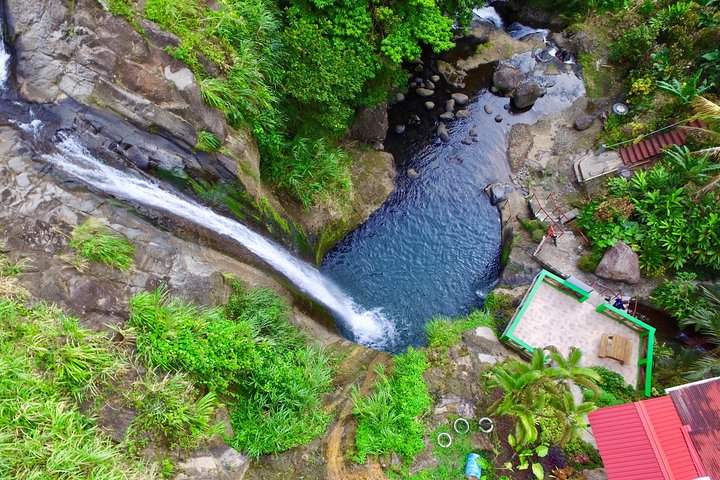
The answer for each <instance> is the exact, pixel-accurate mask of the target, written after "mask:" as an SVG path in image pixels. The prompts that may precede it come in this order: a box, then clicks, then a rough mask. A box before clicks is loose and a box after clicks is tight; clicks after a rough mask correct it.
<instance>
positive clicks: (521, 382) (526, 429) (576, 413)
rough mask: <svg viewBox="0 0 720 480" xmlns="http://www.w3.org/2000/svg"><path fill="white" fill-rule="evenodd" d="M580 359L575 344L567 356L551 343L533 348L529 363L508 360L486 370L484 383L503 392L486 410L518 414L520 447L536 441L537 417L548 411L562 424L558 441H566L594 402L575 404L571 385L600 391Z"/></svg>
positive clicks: (591, 374)
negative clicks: (544, 346) (488, 370)
mask: <svg viewBox="0 0 720 480" xmlns="http://www.w3.org/2000/svg"><path fill="white" fill-rule="evenodd" d="M546 355H547V356H546ZM581 359H582V352H581V351H580V350H579V349H577V348H574V347H573V348H572V349H570V353H569V354H568V356H567V358H566V357H564V356H563V355H562V354H561V353H560V352H559V351H558V349H557V348H555V347H553V346H550V347H546V348H545V349H540V348H536V349H535V351H534V352H533V354H532V357H531V358H530V362H529V363H528V362H524V361H522V360H509V361H506V362H504V363H502V364H500V365H496V366H495V367H493V369H492V370H491V371H490V372H489V375H488V380H487V387H489V388H491V389H494V388H501V389H502V390H503V396H502V397H501V398H500V399H499V400H497V401H496V402H494V403H493V404H492V405H491V406H490V408H489V409H488V412H489V413H490V414H492V415H510V416H514V417H517V423H516V424H515V437H516V441H517V445H518V446H519V447H523V446H525V445H527V444H530V443H533V442H535V441H537V438H538V430H537V418H538V417H540V416H541V415H546V414H547V412H548V411H549V412H550V415H552V416H554V417H556V418H557V419H558V421H559V423H560V424H561V425H562V426H563V432H562V438H559V439H558V442H560V443H563V442H567V441H569V440H571V439H572V438H573V437H574V436H575V435H576V433H577V431H578V429H579V428H580V426H581V425H582V420H581V418H582V416H583V415H584V414H586V413H588V412H590V411H592V410H593V408H594V405H593V404H592V403H590V402H584V403H581V404H580V405H576V403H575V400H574V398H573V396H572V392H571V391H570V386H571V385H572V384H576V385H581V386H584V387H586V388H588V389H590V390H592V391H593V392H594V393H595V394H596V396H598V395H599V392H600V389H599V388H598V386H597V384H596V382H599V381H600V376H599V375H598V374H597V373H596V372H595V371H594V370H592V369H591V368H587V367H582V366H580V360H581Z"/></svg>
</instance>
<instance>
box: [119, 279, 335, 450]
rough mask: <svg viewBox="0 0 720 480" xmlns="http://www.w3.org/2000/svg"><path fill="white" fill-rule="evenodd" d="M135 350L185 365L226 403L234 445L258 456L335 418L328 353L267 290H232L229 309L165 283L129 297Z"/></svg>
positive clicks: (174, 366)
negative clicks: (178, 293) (329, 409)
mask: <svg viewBox="0 0 720 480" xmlns="http://www.w3.org/2000/svg"><path fill="white" fill-rule="evenodd" d="M129 323H130V325H131V326H132V327H134V328H135V330H136V332H137V349H138V353H139V354H140V356H141V357H142V358H143V359H145V360H146V361H147V362H148V363H149V364H150V365H152V366H155V367H159V368H162V369H163V370H166V371H185V372H188V373H189V374H190V376H191V378H192V379H193V381H194V382H196V383H199V384H202V385H206V386H207V387H209V388H210V390H211V391H213V392H216V393H217V394H227V395H228V397H229V398H228V400H227V402H226V404H227V405H228V408H229V410H230V420H231V424H232V426H233V430H234V438H232V439H230V440H229V443H230V445H232V446H233V447H234V448H236V449H238V450H243V451H245V452H247V453H248V454H249V455H251V456H254V457H257V456H260V455H263V454H266V453H275V452H279V451H283V450H287V449H288V448H292V447H294V446H297V445H300V444H302V443H307V442H308V441H310V440H312V438H314V437H316V436H317V435H319V434H321V433H322V432H323V431H324V430H325V429H326V428H327V425H328V423H329V421H330V417H329V415H326V414H325V413H324V411H323V406H322V402H321V396H322V394H323V393H325V392H326V391H327V390H328V389H329V388H330V384H331V380H332V377H331V372H332V369H331V367H330V365H329V358H328V356H327V354H326V353H325V352H324V351H322V350H320V349H318V348H314V347H311V346H309V345H308V343H307V339H306V338H305V337H304V336H303V335H302V334H301V333H300V332H298V331H297V330H295V328H294V327H292V326H291V325H290V324H289V322H288V307H287V305H286V304H285V302H284V301H283V300H282V299H281V298H280V297H278V296H277V295H276V294H275V293H274V292H272V291H270V290H266V289H259V290H250V291H246V290H244V289H243V288H242V287H241V286H240V285H239V284H235V285H234V292H233V295H232V296H231V298H230V300H229V301H228V303H227V305H226V306H225V307H224V308H202V309H201V308H198V307H196V306H194V305H192V304H189V303H186V302H183V301H181V300H179V299H176V298H171V297H169V296H167V295H166V294H165V292H164V290H163V289H158V290H156V291H155V292H142V293H139V294H136V295H135V296H133V298H132V299H131V300H130V320H129Z"/></svg>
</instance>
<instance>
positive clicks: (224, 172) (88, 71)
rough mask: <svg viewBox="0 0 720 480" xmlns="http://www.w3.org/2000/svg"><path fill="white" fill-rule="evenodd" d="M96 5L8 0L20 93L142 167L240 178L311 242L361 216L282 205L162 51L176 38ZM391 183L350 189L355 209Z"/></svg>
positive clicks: (86, 138)
mask: <svg viewBox="0 0 720 480" xmlns="http://www.w3.org/2000/svg"><path fill="white" fill-rule="evenodd" d="M101 3H102V2H98V1H97V0H78V1H76V2H66V1H63V0H37V1H28V0H5V7H6V12H5V16H6V20H7V24H8V27H9V34H10V35H9V39H8V40H9V41H10V43H11V44H12V45H13V47H14V50H15V56H16V59H15V65H16V66H15V76H16V84H17V88H18V91H19V93H20V95H21V96H22V97H23V98H25V99H27V100H29V101H32V102H37V103H42V104H55V105H60V106H61V108H59V110H56V113H57V114H58V116H59V117H60V120H59V125H58V126H57V128H61V129H66V130H71V131H72V132H74V133H75V134H78V135H79V136H81V137H82V141H83V142H84V144H85V145H86V146H88V147H90V148H93V147H94V148H95V149H96V151H100V150H103V151H108V152H109V154H110V155H116V156H120V157H124V158H125V159H127V160H129V161H131V162H132V163H134V164H135V165H136V166H138V167H139V168H141V169H147V168H148V167H149V168H151V169H152V168H155V169H161V170H166V171H170V172H172V173H173V174H175V175H176V176H179V177H181V178H182V177H185V176H186V175H187V174H190V176H194V177H196V178H197V177H201V178H207V177H208V175H209V176H210V177H211V178H214V179H220V180H222V181H224V182H230V183H237V184H238V186H239V188H240V189H241V190H244V191H245V193H247V194H248V196H249V197H250V198H251V199H253V201H255V202H259V203H261V204H263V205H267V204H269V205H270V206H271V207H272V209H273V210H274V211H276V212H278V213H280V215H281V216H284V217H294V219H295V221H297V222H298V223H299V224H300V225H301V227H302V228H303V229H304V230H305V233H306V234H307V235H309V236H310V237H311V241H312V240H313V239H315V238H316V236H317V235H318V233H319V232H320V231H321V230H322V229H323V228H324V226H326V225H329V224H330V223H333V222H338V221H340V222H341V223H344V224H352V225H348V227H347V228H349V229H351V228H353V227H354V226H356V225H357V223H359V221H360V222H361V221H363V220H364V218H360V219H356V218H352V219H348V218H345V215H344V214H343V213H342V212H341V211H340V210H339V209H338V208H337V207H336V206H334V205H324V204H321V205H319V206H318V208H316V209H314V210H315V211H316V213H315V214H314V216H313V218H312V219H311V221H308V220H307V217H308V215H307V212H300V211H299V209H296V208H290V211H289V213H288V211H286V208H285V206H284V205H283V204H282V203H281V202H280V201H278V200H277V199H276V197H275V196H274V195H273V192H272V191H271V190H270V189H269V188H267V187H266V186H265V185H264V184H263V183H262V182H261V181H260V180H259V179H260V154H259V151H258V148H257V145H256V143H255V141H254V139H253V138H252V136H251V135H250V133H249V132H247V131H237V130H234V129H233V128H231V127H230V126H229V125H228V124H227V122H226V121H225V117H224V115H223V114H222V112H220V111H219V110H217V109H213V108H210V107H208V106H207V105H205V103H204V102H203V100H202V97H201V93H200V87H199V85H198V82H197V81H196V79H195V77H194V75H193V73H192V72H191V71H190V70H189V69H188V68H187V67H186V66H185V65H184V64H183V63H182V62H181V61H179V60H176V59H174V58H172V57H171V56H169V55H168V54H167V53H166V52H165V50H164V49H165V48H166V47H174V46H177V45H178V44H179V39H178V38H177V37H175V36H174V35H172V34H170V33H168V32H165V31H163V30H162V29H160V28H159V27H158V26H157V25H155V24H154V23H152V22H150V21H147V20H144V19H141V18H139V19H138V24H137V27H138V28H137V29H136V27H135V26H133V25H132V24H131V23H130V22H128V21H127V20H125V19H124V18H120V17H118V16H115V15H113V14H112V13H110V12H107V11H105V10H104V9H103V8H102V6H101ZM138 30H141V31H142V32H143V34H142V35H141V34H140V33H139V32H138ZM200 131H206V132H211V133H213V134H215V135H217V136H218V137H219V138H220V139H221V140H222V141H223V143H224V147H226V148H224V149H223V151H222V152H219V153H217V154H205V153H202V152H196V151H195V149H194V147H195V144H196V143H197V134H198V132H200ZM380 140H382V139H380ZM388 157H389V158H388V159H386V161H384V162H382V164H377V165H376V164H373V167H372V168H370V169H369V170H370V171H369V172H368V175H369V176H367V175H363V180H372V178H374V177H378V178H392V176H393V175H392V174H393V173H394V166H393V163H392V157H390V156H388ZM361 163H362V162H360V161H358V162H356V165H357V167H356V170H358V171H359V172H360V171H362V172H365V171H367V170H368V165H364V164H361ZM357 176H359V174H357V175H355V174H354V177H357ZM391 190H392V185H390V186H389V188H386V192H385V195H384V196H382V198H379V199H374V201H372V202H370V203H367V199H365V198H364V197H362V196H356V198H355V199H353V200H352V201H351V203H352V204H353V205H352V206H353V210H368V209H369V210H371V211H373V210H375V209H377V208H378V207H379V206H380V205H381V204H382V202H383V201H384V199H385V197H387V195H388V194H389V193H390V191H391ZM285 203H287V202H285ZM317 215H320V223H321V224H322V225H320V226H318V225H316V224H315V223H316V222H317V220H318V218H315V217H316V216H317ZM358 220H359V221H358Z"/></svg>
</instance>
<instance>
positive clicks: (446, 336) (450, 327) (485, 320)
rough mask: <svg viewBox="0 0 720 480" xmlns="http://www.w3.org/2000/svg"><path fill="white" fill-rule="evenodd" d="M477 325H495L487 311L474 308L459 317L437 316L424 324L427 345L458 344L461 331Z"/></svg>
mask: <svg viewBox="0 0 720 480" xmlns="http://www.w3.org/2000/svg"><path fill="white" fill-rule="evenodd" d="M477 327H491V328H494V327H495V322H494V320H493V318H492V315H491V314H489V313H487V312H481V311H479V310H474V311H473V312H472V313H470V315H468V316H466V317H463V318H460V319H452V318H444V317H438V318H434V319H432V320H430V321H429V322H428V323H426V324H425V333H426V334H427V339H428V346H429V347H430V348H437V347H441V348H447V347H451V346H453V345H458V344H459V343H460V341H461V340H462V333H463V332H464V331H466V330H471V329H473V328H477Z"/></svg>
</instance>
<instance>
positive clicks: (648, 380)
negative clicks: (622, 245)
mask: <svg viewBox="0 0 720 480" xmlns="http://www.w3.org/2000/svg"><path fill="white" fill-rule="evenodd" d="M543 282H545V283H547V284H548V285H550V286H551V287H553V288H555V289H557V290H559V291H561V292H562V293H564V294H566V295H571V296H575V297H577V300H578V302H579V303H581V302H584V301H586V300H587V299H588V298H590V293H589V292H587V291H585V290H583V289H582V288H580V287H578V286H577V285H573V284H572V283H570V282H568V281H567V280H565V279H563V278H560V277H558V276H557V275H554V274H553V273H550V272H548V271H547V270H541V271H540V273H539V274H538V275H537V277H535V280H534V281H533V284H532V286H531V287H530V289H529V290H528V291H527V293H526V294H525V296H524V297H523V299H522V302H521V303H520V307H519V308H518V309H517V310H516V311H515V314H514V315H513V317H512V319H511V320H510V323H509V324H508V326H507V328H505V331H504V332H503V334H502V335H501V336H500V340H501V341H503V342H506V343H509V344H511V345H513V346H514V347H515V348H518V349H520V350H524V351H525V352H527V353H528V354H530V355H532V353H533V352H534V351H535V349H534V348H533V347H532V346H530V345H528V344H527V342H525V341H523V340H522V339H521V338H519V337H517V336H516V335H515V329H516V327H517V326H518V324H519V323H520V321H521V320H522V317H523V315H525V312H526V310H527V309H528V306H529V305H530V303H531V301H532V299H533V297H534V296H535V295H536V294H537V292H538V289H539V288H540V285H541V284H542V283H543ZM595 311H596V312H597V313H600V314H602V315H604V316H606V317H608V318H610V319H611V320H614V321H616V322H618V323H622V324H623V325H625V326H627V327H628V328H630V329H631V330H633V331H635V332H637V333H638V334H639V335H640V347H639V349H640V350H639V352H638V363H637V365H638V367H640V368H639V371H638V379H637V385H638V388H640V386H641V385H642V392H643V394H644V395H645V396H647V397H649V396H650V392H651V388H652V367H653V351H654V348H655V328H654V327H651V326H650V325H648V324H646V323H645V322H642V321H640V320H638V319H637V318H635V317H633V316H632V315H630V314H628V313H627V312H625V311H623V310H619V309H617V308H615V307H613V306H612V305H610V304H608V303H604V304H601V305H598V306H597V307H596V308H595ZM643 351H645V354H643ZM640 370H644V374H643V373H642V372H641V371H640ZM641 376H642V377H644V378H641Z"/></svg>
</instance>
